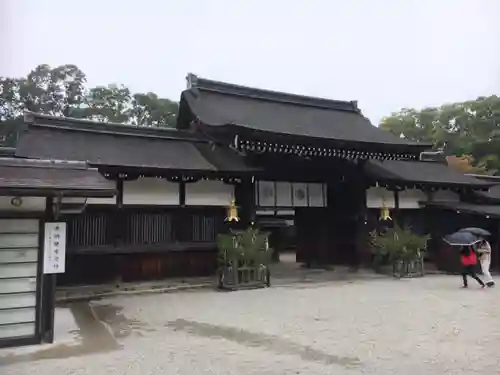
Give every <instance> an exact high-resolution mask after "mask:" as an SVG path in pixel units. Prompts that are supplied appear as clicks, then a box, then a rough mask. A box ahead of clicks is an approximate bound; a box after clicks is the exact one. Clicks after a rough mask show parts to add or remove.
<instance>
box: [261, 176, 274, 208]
mask: <svg viewBox="0 0 500 375" xmlns="http://www.w3.org/2000/svg"><path fill="white" fill-rule="evenodd" d="M257 188H258V189H259V190H258V191H259V194H258V197H259V200H258V205H259V206H261V207H274V206H275V203H276V202H275V194H276V192H275V189H274V182H273V181H259V182H258V184H257Z"/></svg>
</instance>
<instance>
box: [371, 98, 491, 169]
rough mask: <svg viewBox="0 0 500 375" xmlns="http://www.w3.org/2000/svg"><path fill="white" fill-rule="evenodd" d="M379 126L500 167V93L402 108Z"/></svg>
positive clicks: (484, 164) (482, 164) (479, 164)
mask: <svg viewBox="0 0 500 375" xmlns="http://www.w3.org/2000/svg"><path fill="white" fill-rule="evenodd" d="M380 127H381V128H382V129H386V130H388V131H390V132H392V133H394V134H396V135H397V136H402V137H404V138H407V139H409V140H413V141H424V142H430V143H432V144H433V145H434V146H435V147H436V148H439V147H443V146H445V145H446V147H445V152H446V153H447V155H455V156H467V158H468V160H470V161H471V163H472V165H473V166H475V167H479V168H481V169H483V168H485V169H487V170H488V171H490V172H492V173H498V171H500V97H498V96H496V95H492V96H489V97H479V98H477V99H476V100H470V101H466V102H461V103H452V104H446V105H443V106H441V107H434V108H425V109H423V110H421V111H418V110H415V109H407V108H405V109H403V110H401V111H400V112H396V113H393V114H392V115H391V116H389V117H386V118H384V119H383V120H382V122H381V124H380Z"/></svg>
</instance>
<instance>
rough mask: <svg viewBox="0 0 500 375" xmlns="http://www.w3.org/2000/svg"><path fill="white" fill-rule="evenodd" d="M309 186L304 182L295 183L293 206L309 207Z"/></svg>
mask: <svg viewBox="0 0 500 375" xmlns="http://www.w3.org/2000/svg"><path fill="white" fill-rule="evenodd" d="M308 199H309V198H308V193H307V184H306V183H304V182H294V183H293V206H294V207H307V205H308V202H307V201H308Z"/></svg>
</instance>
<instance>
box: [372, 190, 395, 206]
mask: <svg viewBox="0 0 500 375" xmlns="http://www.w3.org/2000/svg"><path fill="white" fill-rule="evenodd" d="M383 203H385V206H386V207H388V208H394V207H395V202H394V192H392V191H389V190H387V189H385V188H381V187H371V188H369V189H368V190H367V191H366V207H368V208H380V207H382V206H383Z"/></svg>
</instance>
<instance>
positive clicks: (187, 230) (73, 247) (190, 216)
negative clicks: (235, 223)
mask: <svg viewBox="0 0 500 375" xmlns="http://www.w3.org/2000/svg"><path fill="white" fill-rule="evenodd" d="M224 217H225V211H224V208H220V207H199V208H197V207H189V208H181V207H174V208H163V209H161V208H155V209H151V208H128V207H127V208H124V209H122V210H117V209H116V208H115V207H112V208H111V207H109V208H108V207H95V208H94V207H92V208H89V209H87V210H86V211H85V212H83V213H81V214H78V215H68V216H66V217H65V218H64V220H66V221H67V223H68V238H67V248H68V252H75V253H87V252H103V253H134V252H146V251H169V250H171V251H180V250H183V249H184V248H186V247H192V248H194V249H197V248H199V249H205V248H210V247H211V246H212V245H214V244H215V241H216V237H217V234H218V233H219V232H220V231H221V230H223V226H224ZM212 247H214V246H212Z"/></svg>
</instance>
